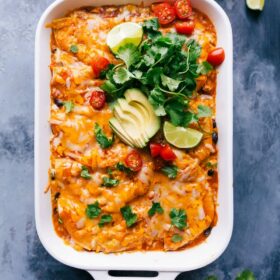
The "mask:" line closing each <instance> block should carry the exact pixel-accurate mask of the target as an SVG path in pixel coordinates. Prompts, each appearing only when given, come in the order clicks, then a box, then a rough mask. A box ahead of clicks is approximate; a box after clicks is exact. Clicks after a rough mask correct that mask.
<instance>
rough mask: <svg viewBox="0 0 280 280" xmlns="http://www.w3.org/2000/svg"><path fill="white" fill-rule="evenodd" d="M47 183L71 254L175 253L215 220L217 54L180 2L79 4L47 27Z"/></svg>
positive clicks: (210, 30) (201, 21)
mask: <svg viewBox="0 0 280 280" xmlns="http://www.w3.org/2000/svg"><path fill="white" fill-rule="evenodd" d="M47 27H48V28H51V29H52V33H51V44H50V46H51V64H50V70H51V74H52V76H51V94H50V98H51V107H50V126H51V130H52V136H51V139H50V148H51V158H50V164H51V166H50V170H49V175H50V180H49V186H48V189H50V191H51V199H52V209H53V214H52V215H53V223H54V227H55V230H56V232H57V234H58V235H59V236H60V237H61V238H63V239H64V241H65V242H66V243H67V244H69V245H71V246H73V247H74V248H75V249H77V250H88V251H95V252H105V253H113V252H122V251H140V250H164V251H170V250H179V249H184V248H187V247H190V246H194V245H196V244H198V243H199V242H202V241H203V240H204V239H205V238H207V236H208V235H209V234H210V233H211V229H212V227H213V226H215V224H216V222H217V215H216V206H217V191H218V172H217V153H218V151H217V147H216V144H217V141H218V131H217V127H216V122H215V107H216V105H215V100H216V75H217V71H216V67H217V66H218V65H219V64H221V63H222V62H223V59H224V51H223V49H222V48H217V47H216V41H217V38H216V32H215V28H214V26H213V24H212V23H211V21H210V20H209V18H208V17H207V16H206V15H205V14H203V13H202V12H200V11H197V10H194V9H192V7H191V5H190V2H189V1H188V0H177V1H176V2H175V3H172V4H169V3H164V2H163V3H158V4H154V5H152V6H148V7H145V6H134V5H125V6H104V7H85V8H81V9H78V10H75V11H72V12H70V13H69V14H67V15H65V17H63V18H59V19H55V20H53V22H51V23H49V24H48V26H47Z"/></svg>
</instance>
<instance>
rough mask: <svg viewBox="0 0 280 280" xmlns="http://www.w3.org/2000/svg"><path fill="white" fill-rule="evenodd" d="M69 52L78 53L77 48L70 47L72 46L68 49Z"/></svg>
mask: <svg viewBox="0 0 280 280" xmlns="http://www.w3.org/2000/svg"><path fill="white" fill-rule="evenodd" d="M70 51H71V52H72V53H78V51H79V49H78V46H76V45H72V46H71V47H70Z"/></svg>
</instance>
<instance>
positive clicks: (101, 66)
mask: <svg viewBox="0 0 280 280" xmlns="http://www.w3.org/2000/svg"><path fill="white" fill-rule="evenodd" d="M109 64H110V61H109V60H108V59H107V58H105V57H103V56H99V55H97V56H95V57H94V58H93V60H92V61H91V67H92V70H93V74H94V76H95V77H99V76H100V73H101V72H102V71H103V70H105V69H106V68H107V67H108V65H109Z"/></svg>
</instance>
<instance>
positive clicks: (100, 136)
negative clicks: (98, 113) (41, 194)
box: [94, 123, 114, 149]
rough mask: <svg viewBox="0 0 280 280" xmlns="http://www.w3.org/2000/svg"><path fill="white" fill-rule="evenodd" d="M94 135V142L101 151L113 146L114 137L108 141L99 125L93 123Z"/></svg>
mask: <svg viewBox="0 0 280 280" xmlns="http://www.w3.org/2000/svg"><path fill="white" fill-rule="evenodd" d="M94 134H95V138H96V141H97V142H98V144H99V145H100V147H101V148H102V149H106V148H109V147H111V146H112V145H113V143H114V135H113V137H112V138H111V139H109V138H108V137H107V136H106V135H105V134H104V132H103V130H102V129H101V127H100V125H99V124H98V123H95V127H94Z"/></svg>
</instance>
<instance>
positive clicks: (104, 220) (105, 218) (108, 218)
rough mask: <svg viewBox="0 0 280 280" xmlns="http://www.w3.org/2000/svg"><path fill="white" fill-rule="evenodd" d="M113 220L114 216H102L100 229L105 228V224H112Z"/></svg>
mask: <svg viewBox="0 0 280 280" xmlns="http://www.w3.org/2000/svg"><path fill="white" fill-rule="evenodd" d="M112 220H113V218H112V215H102V216H101V219H100V221H99V223H98V225H99V227H104V225H105V224H109V223H111V222H112Z"/></svg>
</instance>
